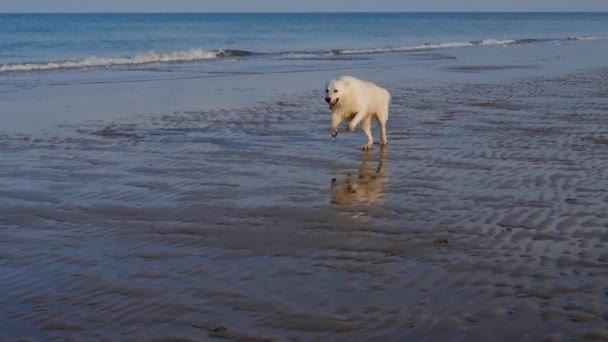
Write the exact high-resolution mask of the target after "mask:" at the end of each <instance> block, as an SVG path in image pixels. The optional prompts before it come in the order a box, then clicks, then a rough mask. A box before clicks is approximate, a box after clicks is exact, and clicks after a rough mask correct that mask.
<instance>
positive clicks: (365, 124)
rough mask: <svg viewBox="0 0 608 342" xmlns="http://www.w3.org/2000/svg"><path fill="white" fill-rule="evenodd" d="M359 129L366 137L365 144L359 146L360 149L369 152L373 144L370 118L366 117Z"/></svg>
mask: <svg viewBox="0 0 608 342" xmlns="http://www.w3.org/2000/svg"><path fill="white" fill-rule="evenodd" d="M361 128H362V129H363V132H365V135H366V136H367V144H366V145H363V146H361V149H362V150H364V151H367V150H370V149H371V148H372V146H373V144H374V138H373V137H372V118H371V117H369V116H368V117H366V118H365V119H363V121H361Z"/></svg>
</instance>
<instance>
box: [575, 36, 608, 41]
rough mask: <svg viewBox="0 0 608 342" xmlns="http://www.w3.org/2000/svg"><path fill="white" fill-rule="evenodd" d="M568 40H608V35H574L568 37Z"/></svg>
mask: <svg viewBox="0 0 608 342" xmlns="http://www.w3.org/2000/svg"><path fill="white" fill-rule="evenodd" d="M568 40H608V37H607V36H588V37H585V36H582V37H579V36H572V37H568Z"/></svg>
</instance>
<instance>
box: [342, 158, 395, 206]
mask: <svg viewBox="0 0 608 342" xmlns="http://www.w3.org/2000/svg"><path fill="white" fill-rule="evenodd" d="M376 161H377V167H376V168H375V169H373V168H372V166H373V165H374V164H373V163H374V162H376ZM386 164H387V163H386V149H384V148H382V149H381V151H380V155H379V156H378V158H376V157H375V156H374V154H373V152H366V153H364V154H363V161H362V163H361V167H360V168H359V170H358V172H357V173H356V174H352V173H351V174H348V175H347V176H346V177H344V178H342V179H336V178H332V179H331V194H332V198H331V203H332V204H333V205H340V206H348V205H356V204H380V203H382V201H383V199H384V187H385V185H386V183H387V181H388V177H387V174H386Z"/></svg>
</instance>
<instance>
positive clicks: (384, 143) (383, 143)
mask: <svg viewBox="0 0 608 342" xmlns="http://www.w3.org/2000/svg"><path fill="white" fill-rule="evenodd" d="M380 145H382V146H386V145H388V141H386V140H382V142H381V143H380Z"/></svg>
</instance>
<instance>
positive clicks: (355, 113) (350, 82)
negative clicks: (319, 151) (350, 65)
mask: <svg viewBox="0 0 608 342" xmlns="http://www.w3.org/2000/svg"><path fill="white" fill-rule="evenodd" d="M325 102H327V104H329V109H330V110H331V112H332V116H331V128H332V136H333V137H335V136H337V135H338V126H340V123H341V122H342V121H343V120H350V122H349V124H348V130H349V131H350V132H352V131H354V130H355V127H357V125H358V124H359V123H361V126H362V128H363V132H365V135H366V136H367V144H365V145H363V146H362V147H361V148H362V149H363V150H369V149H371V148H372V145H373V143H374V138H373V137H372V119H376V121H377V122H378V125H379V126H380V142H381V144H382V146H384V145H386V144H387V140H386V121H387V120H388V107H389V104H390V102H391V94H390V93H389V92H388V90H386V89H384V88H381V87H379V86H377V85H375V84H373V83H371V82H368V81H364V80H360V79H358V78H355V77H351V76H343V77H341V78H338V79H335V80H333V81H331V82H329V83H328V84H327V87H326V88H325Z"/></svg>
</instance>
